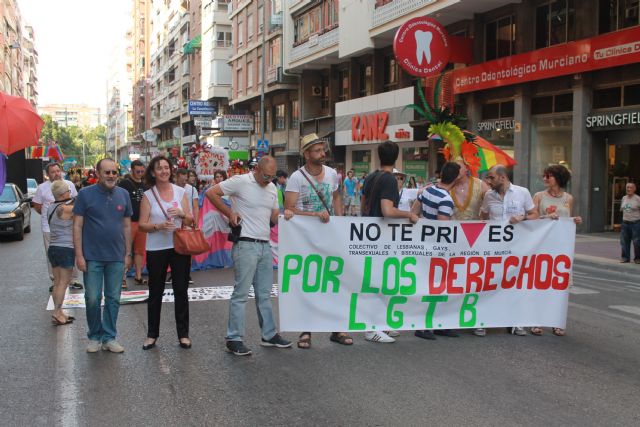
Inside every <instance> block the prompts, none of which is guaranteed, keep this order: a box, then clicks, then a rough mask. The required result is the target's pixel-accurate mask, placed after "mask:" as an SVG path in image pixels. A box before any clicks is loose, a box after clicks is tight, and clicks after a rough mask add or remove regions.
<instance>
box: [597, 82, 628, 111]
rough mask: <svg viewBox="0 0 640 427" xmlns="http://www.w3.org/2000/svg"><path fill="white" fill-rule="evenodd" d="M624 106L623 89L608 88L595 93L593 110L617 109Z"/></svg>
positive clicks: (618, 87) (617, 87)
mask: <svg viewBox="0 0 640 427" xmlns="http://www.w3.org/2000/svg"><path fill="white" fill-rule="evenodd" d="M620 105H622V87H620V86H616V87H608V88H605V89H596V90H594V91H593V108H615V107H620Z"/></svg>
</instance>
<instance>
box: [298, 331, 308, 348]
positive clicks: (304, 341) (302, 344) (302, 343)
mask: <svg viewBox="0 0 640 427" xmlns="http://www.w3.org/2000/svg"><path fill="white" fill-rule="evenodd" d="M298 348H301V349H303V350H308V349H310V348H311V334H310V333H309V332H303V333H301V334H300V338H299V339H298Z"/></svg>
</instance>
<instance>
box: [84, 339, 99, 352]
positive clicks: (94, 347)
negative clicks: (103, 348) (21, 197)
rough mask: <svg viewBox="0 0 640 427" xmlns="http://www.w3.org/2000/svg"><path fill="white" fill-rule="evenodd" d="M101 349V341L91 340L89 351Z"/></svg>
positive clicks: (88, 346)
mask: <svg viewBox="0 0 640 427" xmlns="http://www.w3.org/2000/svg"><path fill="white" fill-rule="evenodd" d="M99 351H100V341H93V340H91V341H89V344H88V345H87V353H97V352H99Z"/></svg>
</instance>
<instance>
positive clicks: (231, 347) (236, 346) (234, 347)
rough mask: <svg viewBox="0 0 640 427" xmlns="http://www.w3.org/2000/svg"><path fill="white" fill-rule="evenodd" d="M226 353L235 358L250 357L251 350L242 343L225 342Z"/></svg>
mask: <svg viewBox="0 0 640 427" xmlns="http://www.w3.org/2000/svg"><path fill="white" fill-rule="evenodd" d="M227 351H228V352H229V353H233V354H235V355H236V356H251V350H249V349H248V348H247V347H245V345H244V343H243V342H242V341H227Z"/></svg>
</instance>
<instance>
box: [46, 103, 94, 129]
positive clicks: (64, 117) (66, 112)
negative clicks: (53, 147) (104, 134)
mask: <svg viewBox="0 0 640 427" xmlns="http://www.w3.org/2000/svg"><path fill="white" fill-rule="evenodd" d="M38 114H41V115H45V114H46V115H48V116H51V119H52V120H53V121H54V122H56V123H57V124H58V126H62V127H67V126H78V127H81V128H94V127H96V126H99V125H103V124H104V120H105V116H104V113H103V112H101V110H100V108H97V107H90V106H88V105H86V104H45V105H42V106H39V107H38Z"/></svg>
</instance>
